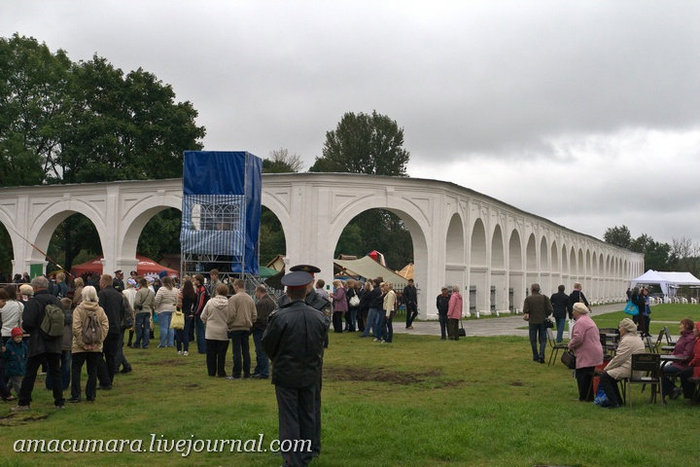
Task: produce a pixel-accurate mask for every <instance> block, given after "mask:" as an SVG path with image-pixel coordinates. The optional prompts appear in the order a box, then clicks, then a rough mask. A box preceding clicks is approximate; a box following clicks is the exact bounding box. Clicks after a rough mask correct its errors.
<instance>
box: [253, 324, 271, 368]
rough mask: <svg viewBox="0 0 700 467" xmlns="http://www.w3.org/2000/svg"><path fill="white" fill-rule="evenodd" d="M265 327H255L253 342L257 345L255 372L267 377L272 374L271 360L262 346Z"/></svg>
mask: <svg viewBox="0 0 700 467" xmlns="http://www.w3.org/2000/svg"><path fill="white" fill-rule="evenodd" d="M264 333H265V330H264V329H258V328H253V344H254V345H255V369H254V370H253V374H258V375H260V376H264V377H265V378H267V377H268V376H270V360H269V359H268V358H267V354H266V353H265V351H264V350H263V347H262V336H263V334H264Z"/></svg>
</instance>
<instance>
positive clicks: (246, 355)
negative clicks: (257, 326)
mask: <svg viewBox="0 0 700 467" xmlns="http://www.w3.org/2000/svg"><path fill="white" fill-rule="evenodd" d="M229 335H230V336H231V342H232V344H233V373H232V376H233V377H234V378H240V376H241V369H242V370H243V376H245V377H246V378H248V377H249V376H250V347H248V335H250V332H248V331H231V332H230V333H229ZM241 356H242V357H243V365H242V368H241Z"/></svg>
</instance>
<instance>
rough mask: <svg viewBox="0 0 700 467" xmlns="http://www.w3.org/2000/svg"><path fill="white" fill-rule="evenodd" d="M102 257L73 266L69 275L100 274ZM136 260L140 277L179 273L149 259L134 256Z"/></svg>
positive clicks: (127, 273) (126, 272)
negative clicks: (160, 273) (164, 272)
mask: <svg viewBox="0 0 700 467" xmlns="http://www.w3.org/2000/svg"><path fill="white" fill-rule="evenodd" d="M102 258H103V257H102V256H98V257H96V258H93V259H91V260H90V261H86V262H84V263H82V264H76V265H75V266H73V268H72V269H71V274H73V275H74V276H75V277H78V276H82V275H83V274H90V273H95V274H102ZM136 259H137V260H139V262H138V264H137V265H136V272H137V273H138V274H139V275H140V276H145V275H146V274H158V273H159V272H161V271H166V272H167V273H168V275H169V276H179V275H180V273H179V271H176V270H175V269H171V268H167V267H165V266H163V265H162V264H158V263H156V262H155V261H153V260H152V259H151V258H146V257H145V256H141V255H136ZM113 272H114V271H110V272H109V274H112V273H113ZM124 274H125V275H126V276H128V275H129V271H124Z"/></svg>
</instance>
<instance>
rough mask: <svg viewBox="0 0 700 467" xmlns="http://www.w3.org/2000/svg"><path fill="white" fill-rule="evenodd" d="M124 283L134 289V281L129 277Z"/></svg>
mask: <svg viewBox="0 0 700 467" xmlns="http://www.w3.org/2000/svg"><path fill="white" fill-rule="evenodd" d="M126 283H127V284H129V285H130V286H131V287H136V281H135V280H134V279H132V278H131V277H130V278H128V279H127V280H126Z"/></svg>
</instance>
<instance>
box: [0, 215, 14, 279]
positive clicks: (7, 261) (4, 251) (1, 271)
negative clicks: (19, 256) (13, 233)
mask: <svg viewBox="0 0 700 467" xmlns="http://www.w3.org/2000/svg"><path fill="white" fill-rule="evenodd" d="M14 257H15V255H14V251H13V250H12V239H11V238H10V233H9V232H8V231H7V229H6V228H5V225H4V224H2V223H0V283H5V282H12V260H13V259H14Z"/></svg>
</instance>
